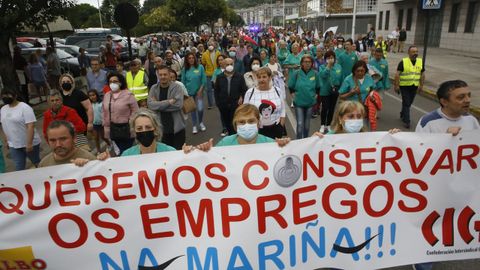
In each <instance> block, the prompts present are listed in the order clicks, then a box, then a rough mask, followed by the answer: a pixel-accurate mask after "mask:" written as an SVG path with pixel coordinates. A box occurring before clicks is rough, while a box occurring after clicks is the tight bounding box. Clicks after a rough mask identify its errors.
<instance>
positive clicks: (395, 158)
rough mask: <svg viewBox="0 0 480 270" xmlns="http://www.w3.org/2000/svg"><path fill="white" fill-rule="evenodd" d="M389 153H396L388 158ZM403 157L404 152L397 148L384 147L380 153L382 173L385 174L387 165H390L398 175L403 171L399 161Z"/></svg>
mask: <svg viewBox="0 0 480 270" xmlns="http://www.w3.org/2000/svg"><path fill="white" fill-rule="evenodd" d="M388 152H394V154H395V155H394V156H392V157H387V153H388ZM401 157H402V150H401V149H400V148H398V147H395V146H388V147H382V150H381V151H380V160H381V162H380V172H381V173H382V174H385V171H386V167H387V163H390V164H391V165H392V167H393V169H394V170H395V171H396V172H397V173H398V172H400V171H401V169H400V165H399V164H398V162H397V161H398V160H399V159H400V158H401Z"/></svg>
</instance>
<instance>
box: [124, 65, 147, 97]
mask: <svg viewBox="0 0 480 270" xmlns="http://www.w3.org/2000/svg"><path fill="white" fill-rule="evenodd" d="M144 76H145V71H143V70H139V71H138V72H137V74H135V78H134V77H133V75H132V72H131V71H129V72H127V78H126V79H127V87H128V90H130V92H132V94H133V95H135V99H136V100H137V101H139V100H144V99H147V98H148V87H147V86H146V85H145V84H144V83H143V78H144Z"/></svg>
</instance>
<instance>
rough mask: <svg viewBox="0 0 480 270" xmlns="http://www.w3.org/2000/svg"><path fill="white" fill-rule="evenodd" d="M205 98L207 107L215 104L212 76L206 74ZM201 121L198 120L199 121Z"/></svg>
mask: <svg viewBox="0 0 480 270" xmlns="http://www.w3.org/2000/svg"><path fill="white" fill-rule="evenodd" d="M207 100H208V107H213V106H215V96H214V95H213V87H212V76H207ZM201 122H202V121H200V123H201Z"/></svg>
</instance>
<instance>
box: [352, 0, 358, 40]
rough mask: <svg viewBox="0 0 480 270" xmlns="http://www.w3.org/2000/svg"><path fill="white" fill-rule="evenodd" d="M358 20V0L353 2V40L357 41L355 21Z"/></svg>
mask: <svg viewBox="0 0 480 270" xmlns="http://www.w3.org/2000/svg"><path fill="white" fill-rule="evenodd" d="M356 19H357V0H353V18H352V40H355V23H356V22H355V21H356Z"/></svg>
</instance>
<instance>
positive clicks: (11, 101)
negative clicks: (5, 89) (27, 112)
mask: <svg viewBox="0 0 480 270" xmlns="http://www.w3.org/2000/svg"><path fill="white" fill-rule="evenodd" d="M2 101H3V103H5V104H12V103H13V98H12V97H3V98H2Z"/></svg>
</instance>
